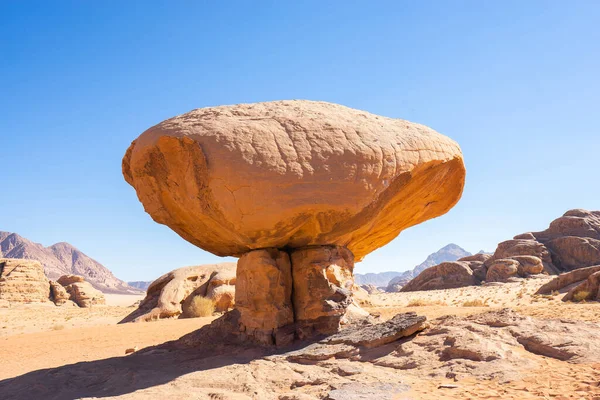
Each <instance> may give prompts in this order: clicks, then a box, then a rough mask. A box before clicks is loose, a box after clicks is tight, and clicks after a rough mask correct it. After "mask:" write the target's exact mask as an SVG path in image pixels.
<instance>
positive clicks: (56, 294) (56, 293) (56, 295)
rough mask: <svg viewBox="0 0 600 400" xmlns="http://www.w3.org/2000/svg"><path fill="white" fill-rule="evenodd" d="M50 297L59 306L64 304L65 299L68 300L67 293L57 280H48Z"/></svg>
mask: <svg viewBox="0 0 600 400" xmlns="http://www.w3.org/2000/svg"><path fill="white" fill-rule="evenodd" d="M49 284H50V299H51V300H52V301H53V302H54V304H56V305H57V306H60V305H62V304H65V303H66V302H67V300H69V293H67V290H66V289H65V287H64V286H63V285H61V284H60V283H58V282H54V281H50V282H49Z"/></svg>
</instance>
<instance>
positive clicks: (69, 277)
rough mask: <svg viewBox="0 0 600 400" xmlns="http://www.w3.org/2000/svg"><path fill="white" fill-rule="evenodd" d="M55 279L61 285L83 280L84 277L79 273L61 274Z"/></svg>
mask: <svg viewBox="0 0 600 400" xmlns="http://www.w3.org/2000/svg"><path fill="white" fill-rule="evenodd" d="M56 281H57V282H58V283H60V284H61V285H63V286H69V285H70V284H71V283H75V282H84V281H85V279H84V278H83V276H80V275H63V276H61V277H60V278H58V279H57V280H56Z"/></svg>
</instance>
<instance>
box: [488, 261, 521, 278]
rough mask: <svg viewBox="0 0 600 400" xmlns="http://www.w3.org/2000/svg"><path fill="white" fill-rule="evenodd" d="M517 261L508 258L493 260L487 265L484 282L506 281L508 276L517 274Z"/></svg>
mask: <svg viewBox="0 0 600 400" xmlns="http://www.w3.org/2000/svg"><path fill="white" fill-rule="evenodd" d="M519 265H520V264H519V262H518V261H516V260H513V259H510V258H503V259H499V260H494V261H493V262H492V263H491V265H490V266H489V267H488V270H487V275H486V276H485V280H486V282H506V281H507V280H508V278H512V277H514V276H517V274H518V272H519Z"/></svg>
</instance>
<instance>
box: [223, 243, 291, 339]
mask: <svg viewBox="0 0 600 400" xmlns="http://www.w3.org/2000/svg"><path fill="white" fill-rule="evenodd" d="M235 304H236V309H237V310H238V311H239V312H240V320H239V321H240V328H241V330H242V331H243V332H244V333H245V334H246V335H248V336H249V337H251V338H252V339H253V340H255V341H257V342H259V343H263V344H278V343H277V341H278V340H277V339H278V336H277V333H278V331H279V330H280V328H282V327H284V326H286V325H290V324H292V323H293V322H294V311H293V307H292V270H291V264H290V257H289V255H288V253H286V252H284V251H280V250H277V249H262V250H254V251H251V252H248V253H246V254H244V255H243V256H242V257H240V259H239V260H238V264H237V278H236V285H235ZM292 335H293V331H292ZM288 339H289V338H287V339H282V340H288Z"/></svg>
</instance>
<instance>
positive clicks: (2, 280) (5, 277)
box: [0, 258, 50, 303]
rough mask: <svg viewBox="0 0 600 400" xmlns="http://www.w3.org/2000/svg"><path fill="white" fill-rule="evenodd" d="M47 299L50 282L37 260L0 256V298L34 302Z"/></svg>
mask: <svg viewBox="0 0 600 400" xmlns="http://www.w3.org/2000/svg"><path fill="white" fill-rule="evenodd" d="M49 299H50V283H49V281H48V278H46V275H44V269H43V267H42V265H41V264H40V263H39V262H38V261H35V260H24V259H15V258H0V300H4V301H5V302H8V303H36V302H48V301H49Z"/></svg>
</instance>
